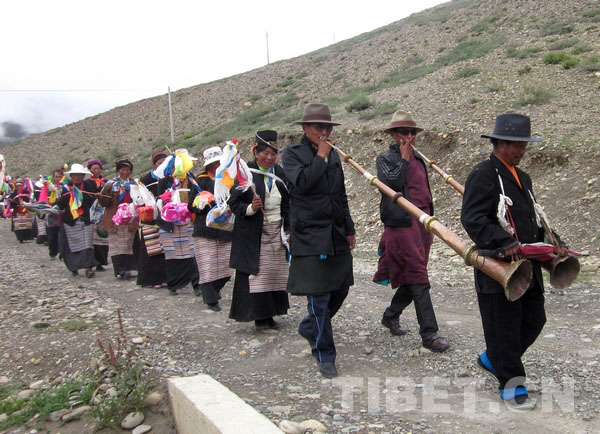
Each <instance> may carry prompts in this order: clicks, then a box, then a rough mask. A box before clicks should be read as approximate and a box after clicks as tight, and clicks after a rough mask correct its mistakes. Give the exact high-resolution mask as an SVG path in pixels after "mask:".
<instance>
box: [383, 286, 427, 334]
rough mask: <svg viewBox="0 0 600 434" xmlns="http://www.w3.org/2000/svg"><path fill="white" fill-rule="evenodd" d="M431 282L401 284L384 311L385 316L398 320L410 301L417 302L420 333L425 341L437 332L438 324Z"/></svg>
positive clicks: (416, 308)
mask: <svg viewBox="0 0 600 434" xmlns="http://www.w3.org/2000/svg"><path fill="white" fill-rule="evenodd" d="M430 288H431V286H430V285H429V283H423V284H417V285H400V286H399V287H398V289H397V290H396V293H395V294H394V297H392V302H391V303H390V305H389V307H388V308H387V309H386V310H385V312H384V313H383V316H384V317H386V318H388V319H392V320H396V319H398V318H399V317H400V314H401V313H402V311H404V309H406V307H407V306H408V305H409V304H410V302H411V301H412V302H414V303H415V311H416V313H417V320H418V321H419V334H420V335H421V339H423V340H424V341H426V340H428V339H430V338H432V337H433V336H435V335H436V334H437V331H438V324H437V320H436V319H435V312H434V310H433V304H432V303H431V296H430V295H429V289H430Z"/></svg>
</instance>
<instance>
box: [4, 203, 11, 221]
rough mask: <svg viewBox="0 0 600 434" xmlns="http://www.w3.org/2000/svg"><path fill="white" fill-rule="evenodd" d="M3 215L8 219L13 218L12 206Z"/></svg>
mask: <svg viewBox="0 0 600 434" xmlns="http://www.w3.org/2000/svg"><path fill="white" fill-rule="evenodd" d="M2 215H3V216H4V217H6V218H7V219H9V218H12V216H13V209H12V208H11V207H10V206H7V207H6V209H5V210H4V212H3V213H2Z"/></svg>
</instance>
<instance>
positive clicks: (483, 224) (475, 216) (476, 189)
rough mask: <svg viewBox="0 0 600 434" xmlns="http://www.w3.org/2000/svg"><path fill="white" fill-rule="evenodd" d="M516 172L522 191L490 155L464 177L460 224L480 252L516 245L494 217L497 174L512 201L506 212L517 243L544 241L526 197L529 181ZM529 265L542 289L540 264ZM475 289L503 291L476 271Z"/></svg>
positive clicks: (497, 284) (528, 178) (484, 291)
mask: <svg viewBox="0 0 600 434" xmlns="http://www.w3.org/2000/svg"><path fill="white" fill-rule="evenodd" d="M516 170H517V174H518V176H519V179H520V180H521V185H522V186H523V188H521V187H519V184H518V183H517V181H516V180H515V178H514V177H513V175H512V174H511V173H510V171H509V170H508V169H507V167H506V166H505V165H504V164H503V163H502V162H501V161H500V160H498V158H496V157H495V156H494V155H493V154H492V155H490V158H489V159H488V160H486V161H483V162H481V163H479V164H478V165H477V166H475V168H474V169H473V170H472V171H471V173H470V174H469V177H468V178H467V182H466V184H465V195H464V196H463V202H462V211H461V222H462V225H463V227H464V228H465V230H466V231H467V233H468V234H469V236H470V237H471V239H472V240H473V242H474V243H475V244H476V245H477V247H479V248H480V249H487V250H496V249H498V248H500V249H502V250H506V249H508V248H510V247H512V246H514V245H516V243H517V241H516V239H515V238H514V237H513V236H512V235H511V234H509V233H508V232H506V231H505V230H504V229H503V228H502V227H501V226H500V224H499V223H498V218H497V217H496V213H497V210H498V200H499V195H500V193H501V192H502V191H501V189H500V181H499V180H498V174H500V176H501V177H502V183H503V185H504V193H505V195H506V196H508V197H510V198H511V200H512V202H513V205H512V206H510V207H509V210H510V213H511V215H512V218H513V220H514V223H515V226H516V231H517V236H518V239H519V241H520V242H521V243H536V242H542V241H544V230H543V229H542V228H540V227H538V226H537V223H536V217H535V210H534V207H533V201H532V199H531V197H530V196H529V192H530V191H531V192H532V194H533V189H532V183H531V178H530V177H529V175H528V174H527V173H525V172H523V171H522V170H521V169H519V168H516ZM531 262H532V264H533V277H534V278H533V280H532V284H536V285H537V286H539V287H540V288H543V281H542V271H541V268H540V263H539V262H537V261H531ZM475 288H476V289H477V291H480V292H483V293H501V292H504V290H503V288H502V285H500V284H499V283H498V282H496V281H495V280H494V279H492V278H491V277H489V276H487V275H486V274H484V273H483V272H482V271H479V270H475Z"/></svg>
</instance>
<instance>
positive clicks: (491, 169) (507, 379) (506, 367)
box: [461, 113, 546, 410]
mask: <svg viewBox="0 0 600 434" xmlns="http://www.w3.org/2000/svg"><path fill="white" fill-rule="evenodd" d="M481 137H483V138H489V139H490V140H491V142H492V145H493V150H492V154H491V155H490V157H489V158H488V159H487V160H485V161H483V162H481V163H479V164H478V165H477V166H475V167H474V168H473V170H472V171H471V173H470V174H469V177H468V178H467V182H466V184H465V193H464V196H463V202H462V211H461V222H462V224H463V226H464V228H465V230H466V231H467V233H468V234H469V236H470V237H471V239H472V240H473V241H474V242H475V244H476V245H477V246H478V247H479V248H480V249H486V250H492V251H496V252H498V256H499V257H500V258H504V260H506V261H509V260H510V259H511V258H512V256H513V255H515V254H516V253H517V252H518V248H519V244H520V243H536V242H542V241H544V230H543V228H542V225H541V224H540V223H539V222H538V219H537V216H536V210H535V199H534V196H533V192H532V191H533V189H532V182H531V178H530V177H529V175H528V174H527V173H525V172H524V171H522V170H521V169H519V168H518V167H517V166H518V165H519V163H520V162H521V159H522V158H523V156H524V155H525V151H526V148H527V143H528V142H540V141H541V139H540V138H537V137H531V122H530V119H529V117H528V116H524V115H521V114H517V113H505V114H501V115H498V116H497V117H496V123H495V125H494V132H493V133H492V134H483V135H482V136H481ZM531 262H532V265H533V278H532V282H531V284H530V286H529V288H528V289H527V291H526V292H525V294H524V295H523V296H522V297H520V298H519V299H517V300H515V301H509V300H508V299H507V298H506V296H505V295H504V289H503V287H502V285H500V284H499V283H498V282H496V281H495V280H494V279H492V278H491V277H489V276H487V275H486V274H484V273H483V272H482V271H480V270H477V269H476V270H475V289H476V291H477V300H478V303H479V311H480V314H481V322H482V324H483V333H484V337H485V343H486V346H487V349H486V350H485V351H483V353H481V355H479V357H478V358H477V365H478V366H479V367H480V368H481V369H483V370H484V371H486V373H488V374H490V375H492V376H493V377H494V378H495V379H496V380H497V381H498V382H499V390H500V397H501V399H502V400H504V401H505V402H506V403H507V404H508V405H510V406H511V408H514V409H517V410H531V409H533V408H534V407H535V401H533V400H532V399H530V398H529V396H528V392H527V388H526V387H525V385H524V383H525V368H524V367H523V363H522V362H521V357H522V356H523V354H524V353H525V351H526V350H527V348H529V347H530V346H531V345H532V344H533V343H534V342H535V340H536V338H537V337H538V335H539V334H540V332H541V331H542V328H543V327H544V323H545V322H546V313H545V310H544V294H543V292H544V286H543V285H544V284H543V281H542V272H541V268H540V263H539V262H538V261H535V260H532V261H531Z"/></svg>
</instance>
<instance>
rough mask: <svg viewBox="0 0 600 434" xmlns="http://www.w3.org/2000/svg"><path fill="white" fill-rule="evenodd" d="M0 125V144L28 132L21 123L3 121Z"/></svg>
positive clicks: (11, 140)
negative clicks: (0, 129) (0, 128)
mask: <svg viewBox="0 0 600 434" xmlns="http://www.w3.org/2000/svg"><path fill="white" fill-rule="evenodd" d="M0 127H2V131H1V132H2V134H0V145H6V144H7V143H12V142H16V141H17V140H21V139H22V138H24V137H27V135H28V134H29V133H28V132H27V130H25V128H24V127H23V125H21V124H19V123H17V122H12V121H5V122H2V123H1V124H0Z"/></svg>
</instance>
